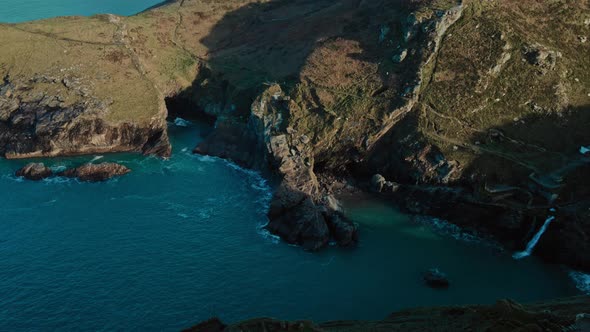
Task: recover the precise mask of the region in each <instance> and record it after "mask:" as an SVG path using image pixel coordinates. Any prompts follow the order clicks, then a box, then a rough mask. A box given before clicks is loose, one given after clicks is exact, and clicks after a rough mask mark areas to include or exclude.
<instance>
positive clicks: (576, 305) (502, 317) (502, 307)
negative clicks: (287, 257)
mask: <svg viewBox="0 0 590 332" xmlns="http://www.w3.org/2000/svg"><path fill="white" fill-rule="evenodd" d="M588 312H590V297H588V296H583V297H573V298H566V299H560V300H553V301H545V302H541V303H533V304H526V305H521V304H519V303H516V302H514V301H511V300H500V301H498V302H496V304H493V305H471V306H452V307H431V308H419V309H407V310H402V311H398V312H394V313H392V314H390V315H389V316H388V317H386V318H384V319H382V320H375V321H362V320H361V321H359V320H341V321H333V322H325V323H315V322H311V321H291V322H289V321H281V320H277V319H271V318H258V319H250V320H247V321H243V322H238V323H234V324H229V325H225V324H223V323H221V322H220V321H219V320H218V319H211V320H209V321H207V322H203V323H201V324H199V325H196V326H194V327H192V328H189V329H187V330H185V331H190V332H233V331H249V332H258V331H260V332H263V331H277V332H279V331H285V332H287V331H301V332H303V331H317V332H328V331H339V332H341V331H350V332H353V331H403V332H413V331H416V332H422V331H431V330H433V327H436V330H438V331H472V330H473V331H479V330H481V331H501V332H503V331H506V332H508V331H554V332H560V331H586V328H587V326H588V318H587V316H588Z"/></svg>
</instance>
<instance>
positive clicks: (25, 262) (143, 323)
mask: <svg viewBox="0 0 590 332" xmlns="http://www.w3.org/2000/svg"><path fill="white" fill-rule="evenodd" d="M25 2H26V3H28V4H30V3H35V2H33V1H22V0H21V1H10V3H7V1H6V0H0V21H1V20H4V21H6V20H7V19H8V18H10V19H14V20H22V19H25V18H33V17H36V15H43V16H45V15H46V16H51V15H57V14H60V15H61V14H66V13H71V12H65V11H64V12H60V11H59V10H57V9H56V8H57V7H54V5H57V4H58V3H65V2H62V1H43V2H36V3H37V8H36V9H35V10H36V11H35V12H33V13H31V14H30V15H31V17H27V14H23V12H19V10H16V9H18V8H24V7H22V6H23V3H25ZM86 3H88V2H86ZM104 3H106V2H104ZM104 3H102V2H100V1H97V2H96V4H97V7H95V8H94V9H92V10H89V11H88V12H87V13H90V12H96V11H101V10H103V7H100V6H102V5H103V4H104ZM112 3H113V4H120V3H119V2H115V1H113V2H112ZM128 3H134V4H137V3H142V4H143V7H146V6H149V5H152V3H151V2H149V1H148V2H140V1H138V2H133V1H129V2H128ZM98 4H100V6H99V5H98ZM15 8H16V9H15ZM73 8H74V9H72V8H70V7H67V9H68V10H77V11H78V12H76V14H84V13H86V12H83V11H81V8H83V6H82V7H81V5H77V7H73ZM125 8H127V9H125ZM129 8H130V7H126V6H123V7H121V8H120V10H119V11H116V10H113V11H115V12H118V13H121V14H125V13H128V12H125V10H128V9H129ZM141 9H143V8H142V6H139V7H138V8H137V9H133V10H132V11H136V10H141ZM21 10H24V9H21ZM129 11H131V10H130V9H129ZM19 13H20V15H21V16H18V15H17V14H19ZM27 13H28V12H27ZM19 17H20V18H19ZM200 130H202V128H199V127H198V126H191V127H188V128H182V127H175V126H172V127H171V137H172V139H173V145H174V151H173V156H172V158H171V159H170V160H160V159H156V158H143V157H141V156H138V155H132V154H117V155H106V156H103V157H100V156H87V157H79V158H70V159H53V160H46V161H45V162H46V164H47V165H49V166H51V167H54V168H60V167H64V166H67V165H73V164H79V163H82V162H87V161H90V160H92V159H95V158H99V159H96V160H99V161H107V160H111V161H117V162H121V163H123V164H125V165H127V166H128V167H130V168H131V169H132V170H133V171H132V173H130V174H129V175H127V176H125V177H122V178H119V179H116V180H113V181H109V182H107V183H101V184H88V183H79V182H77V181H74V180H62V181H58V180H55V179H52V180H45V181H42V182H28V181H21V180H20V179H17V178H15V177H14V176H13V175H12V174H13V172H14V171H15V170H16V169H17V168H19V167H21V166H22V165H24V164H25V163H26V161H7V160H0V330H2V331H4V330H10V331H25V330H27V331H28V330H42V331H45V330H60V331H62V330H108V331H111V330H122V329H131V330H154V331H156V330H171V331H175V330H178V329H180V328H182V327H187V326H190V325H191V324H194V323H196V322H198V321H200V320H203V319H206V318H209V317H210V316H213V315H216V316H220V317H221V318H222V319H224V320H227V321H235V320H239V319H245V318H249V317H253V316H274V317H280V318H285V319H304V318H309V319H315V320H330V319H342V318H347V319H354V318H359V319H370V318H375V319H376V318H382V317H384V316H385V315H387V314H388V313H389V312H391V311H393V310H396V309H401V308H406V307H409V306H423V305H436V304H459V303H490V302H493V301H495V300H496V299H498V298H502V297H510V298H513V299H516V300H519V301H530V300H540V299H546V298H554V297H558V296H566V295H572V294H577V290H576V289H575V287H574V285H573V284H572V282H571V280H570V279H569V278H568V275H567V271H564V270H563V269H561V268H560V267H556V266H548V265H543V264H540V263H539V262H538V261H536V260H535V259H534V258H527V259H524V260H521V261H515V260H513V259H512V258H511V257H510V254H511V253H502V252H499V251H498V250H497V249H494V248H493V247H490V246H487V245H482V244H478V243H470V242H464V241H457V240H454V239H453V238H452V237H450V236H445V235H441V234H439V233H438V232H436V231H435V229H436V228H433V227H431V226H429V225H424V224H415V223H412V222H411V221H410V220H409V219H408V218H407V216H405V215H402V214H400V213H398V212H397V211H396V210H395V209H393V208H391V207H388V206H386V205H383V204H381V203H379V202H371V201H365V202H360V201H357V202H354V201H352V202H347V209H348V213H349V215H350V216H351V217H352V218H353V219H354V220H355V221H357V222H358V223H359V224H360V229H361V237H362V242H361V243H360V245H359V247H358V248H356V249H350V250H342V249H338V248H328V249H327V250H325V251H322V252H320V253H316V254H312V253H308V252H304V251H302V250H301V249H300V248H296V247H292V246H289V245H286V244H284V243H282V242H280V241H277V240H276V239H274V238H272V237H270V236H268V235H267V234H264V232H262V231H261V230H260V226H261V225H263V224H264V223H265V222H266V218H265V212H266V207H267V204H268V199H269V188H268V185H267V184H266V183H265V182H264V181H263V180H262V179H261V178H260V177H259V176H258V175H256V174H255V173H252V172H247V171H244V170H241V169H239V168H237V167H235V166H233V165H231V164H229V163H227V162H224V161H222V160H218V159H214V158H208V157H200V156H194V155H192V154H191V153H190V150H191V149H192V148H193V147H194V146H195V144H196V143H197V141H198V139H199V136H198V132H199V131H200ZM433 266H437V267H439V268H440V269H442V270H443V271H445V272H447V273H448V274H449V276H450V278H451V282H452V286H451V288H450V289H448V290H445V291H437V290H432V289H429V288H427V287H425V286H424V285H423V284H422V282H421V277H420V274H421V271H423V270H425V269H428V268H430V267H433Z"/></svg>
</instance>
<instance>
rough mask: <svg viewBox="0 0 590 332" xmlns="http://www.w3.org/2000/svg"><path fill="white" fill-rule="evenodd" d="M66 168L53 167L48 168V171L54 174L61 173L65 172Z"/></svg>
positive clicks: (61, 166)
mask: <svg viewBox="0 0 590 332" xmlns="http://www.w3.org/2000/svg"><path fill="white" fill-rule="evenodd" d="M66 168H67V167H66V166H65V165H53V166H51V167H49V169H51V170H52V171H53V172H54V173H59V172H63V171H65V170H66Z"/></svg>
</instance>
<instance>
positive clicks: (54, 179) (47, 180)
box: [41, 176, 78, 185]
mask: <svg viewBox="0 0 590 332" xmlns="http://www.w3.org/2000/svg"><path fill="white" fill-rule="evenodd" d="M41 181H42V182H43V183H44V184H45V185H56V184H63V183H73V182H78V181H77V180H76V179H71V178H66V177H62V176H56V177H51V178H45V179H43V180H41Z"/></svg>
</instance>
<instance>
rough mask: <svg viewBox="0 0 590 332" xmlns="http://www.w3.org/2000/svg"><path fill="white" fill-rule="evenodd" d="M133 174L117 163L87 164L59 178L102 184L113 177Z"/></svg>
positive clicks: (68, 171)
mask: <svg viewBox="0 0 590 332" xmlns="http://www.w3.org/2000/svg"><path fill="white" fill-rule="evenodd" d="M129 172H131V170H130V169H129V168H127V167H125V166H123V165H120V164H116V163H100V164H85V165H82V166H80V167H76V168H72V169H68V170H65V171H63V172H61V173H59V174H58V175H59V176H65V177H69V178H77V179H79V180H80V181H87V182H101V181H106V180H108V179H111V178H113V177H117V176H122V175H125V174H127V173H129Z"/></svg>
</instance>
